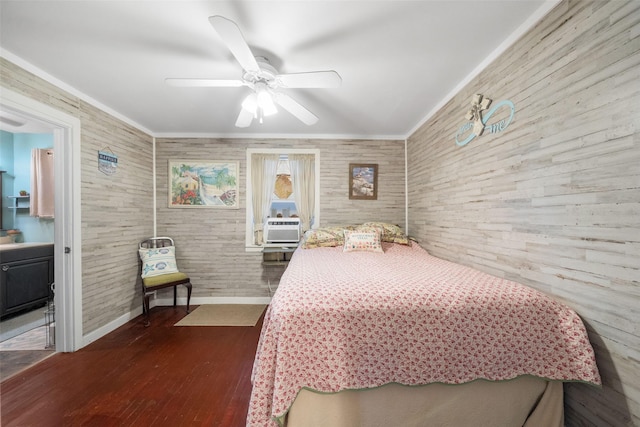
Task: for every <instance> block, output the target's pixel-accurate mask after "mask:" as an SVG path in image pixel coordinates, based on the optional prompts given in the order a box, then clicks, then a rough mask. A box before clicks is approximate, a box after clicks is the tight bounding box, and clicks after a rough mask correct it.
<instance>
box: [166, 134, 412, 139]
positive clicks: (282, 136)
mask: <svg viewBox="0 0 640 427" xmlns="http://www.w3.org/2000/svg"><path fill="white" fill-rule="evenodd" d="M154 136H156V137H157V138H220V139H279V140H283V139H348V140H363V141H371V140H376V141H377V140H381V141H386V140H390V141H401V140H403V139H405V138H406V135H356V134H330V133H325V134H305V133H299V134H295V133H282V134H274V133H268V134H261V133H235V132H234V133H197V132H194V133H188V132H187V133H156V134H154Z"/></svg>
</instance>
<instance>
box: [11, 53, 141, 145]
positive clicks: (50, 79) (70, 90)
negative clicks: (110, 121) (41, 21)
mask: <svg viewBox="0 0 640 427" xmlns="http://www.w3.org/2000/svg"><path fill="white" fill-rule="evenodd" d="M0 56H2V57H3V58H5V59H7V60H8V61H11V62H13V63H14V64H16V65H17V66H19V67H20V68H23V69H24V70H26V71H28V72H30V73H32V74H35V75H36V76H38V77H40V78H41V79H43V80H44V81H46V82H48V83H51V84H53V85H55V86H57V87H58V88H60V89H62V90H64V91H66V92H68V93H69V94H71V95H73V96H77V97H78V98H80V99H82V100H83V101H85V102H87V103H89V104H91V105H93V106H94V107H97V108H99V109H101V110H102V111H104V112H105V113H107V114H110V115H112V116H113V117H115V118H117V119H118V120H122V121H123V122H125V123H127V124H129V125H131V126H133V127H135V128H137V129H138V130H141V131H143V132H145V133H147V134H149V135H153V133H152V132H151V131H150V130H148V129H146V128H145V127H144V126H142V125H141V124H139V123H136V122H134V121H133V120H131V119H130V118H128V117H126V116H124V115H122V114H120V113H119V112H117V111H116V110H114V109H113V108H110V107H108V106H106V105H104V104H102V103H101V102H100V101H97V100H95V99H94V98H92V97H90V96H89V95H87V94H85V93H82V92H80V91H79V90H78V89H76V88H74V87H73V86H70V85H69V84H67V83H65V82H63V81H62V80H60V79H58V78H56V77H54V76H52V75H51V74H49V73H47V72H46V71H44V70H43V69H41V68H38V67H36V66H35V65H33V64H32V63H30V62H28V61H25V60H24V59H22V58H20V57H19V56H17V55H15V54H14V53H12V52H10V51H8V50H7V49H4V48H3V49H0Z"/></svg>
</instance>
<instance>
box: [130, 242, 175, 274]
mask: <svg viewBox="0 0 640 427" xmlns="http://www.w3.org/2000/svg"><path fill="white" fill-rule="evenodd" d="M138 252H139V253H140V259H141V260H142V274H141V276H142V278H143V279H145V278H147V277H153V276H159V275H161V274H169V273H177V272H178V265H177V264H176V248H175V246H165V247H164V248H153V249H143V248H141V249H139V250H138Z"/></svg>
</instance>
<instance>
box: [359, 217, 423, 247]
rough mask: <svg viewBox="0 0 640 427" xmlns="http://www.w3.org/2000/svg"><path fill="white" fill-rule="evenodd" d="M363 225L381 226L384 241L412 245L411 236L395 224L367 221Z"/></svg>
mask: <svg viewBox="0 0 640 427" xmlns="http://www.w3.org/2000/svg"><path fill="white" fill-rule="evenodd" d="M362 225H363V226H365V227H367V226H369V227H371V226H372V227H379V228H380V229H381V230H382V235H381V239H382V241H383V242H388V243H400V244H401V245H411V243H410V241H409V237H408V236H407V235H406V234H404V232H403V231H402V228H400V227H399V226H397V225H395V224H389V223H386V222H365V223H364V224H362Z"/></svg>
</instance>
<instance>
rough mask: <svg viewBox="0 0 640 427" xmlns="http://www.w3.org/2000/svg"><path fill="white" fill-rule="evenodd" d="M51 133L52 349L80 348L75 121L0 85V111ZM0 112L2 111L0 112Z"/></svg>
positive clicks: (77, 139) (77, 123) (77, 137)
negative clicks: (52, 207)
mask: <svg viewBox="0 0 640 427" xmlns="http://www.w3.org/2000/svg"><path fill="white" fill-rule="evenodd" d="M2 112H4V113H5V116H10V117H12V118H14V119H16V118H18V119H19V120H21V121H23V122H24V123H25V125H26V123H29V124H30V125H36V126H42V127H46V128H48V129H49V131H50V132H51V133H52V135H53V150H54V152H55V160H54V182H55V196H54V198H55V201H54V205H55V221H54V239H53V240H54V272H55V274H54V283H55V294H54V301H53V303H54V305H55V319H54V321H55V329H54V331H53V333H54V334H55V335H54V337H55V351H63V352H69V351H75V350H77V349H79V348H81V347H82V345H83V344H82V299H81V289H82V288H81V252H82V248H81V239H80V200H79V194H80V121H79V120H78V119H77V118H75V117H72V116H69V115H68V114H66V113H63V112H61V111H59V110H56V109H53V108H51V107H49V106H47V105H44V104H42V103H39V102H37V101H34V100H32V99H30V98H27V97H24V96H22V95H20V94H17V93H14V92H12V91H9V90H6V89H4V88H3V90H2V93H1V97H0V113H2ZM0 117H2V115H1V114H0Z"/></svg>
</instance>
